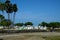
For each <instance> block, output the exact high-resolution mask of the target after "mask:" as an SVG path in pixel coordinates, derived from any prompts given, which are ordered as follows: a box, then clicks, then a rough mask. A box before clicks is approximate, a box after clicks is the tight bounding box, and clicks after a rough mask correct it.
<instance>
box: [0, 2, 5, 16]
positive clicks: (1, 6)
mask: <svg viewBox="0 0 60 40" xmlns="http://www.w3.org/2000/svg"><path fill="white" fill-rule="evenodd" d="M0 10H1V11H2V14H3V15H4V10H5V4H4V3H0Z"/></svg>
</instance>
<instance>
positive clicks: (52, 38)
mask: <svg viewBox="0 0 60 40" xmlns="http://www.w3.org/2000/svg"><path fill="white" fill-rule="evenodd" d="M42 38H43V39H45V40H60V36H49V37H46V36H45V37H42Z"/></svg>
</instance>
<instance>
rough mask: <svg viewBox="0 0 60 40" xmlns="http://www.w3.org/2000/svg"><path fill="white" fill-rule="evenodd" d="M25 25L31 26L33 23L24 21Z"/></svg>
mask: <svg viewBox="0 0 60 40" xmlns="http://www.w3.org/2000/svg"><path fill="white" fill-rule="evenodd" d="M27 25H30V26H32V25H33V23H32V22H26V23H25V26H27Z"/></svg>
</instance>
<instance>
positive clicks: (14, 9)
mask: <svg viewBox="0 0 60 40" xmlns="http://www.w3.org/2000/svg"><path fill="white" fill-rule="evenodd" d="M17 10H18V8H17V5H16V4H14V5H13V11H14V15H13V24H14V21H15V15H16V12H17Z"/></svg>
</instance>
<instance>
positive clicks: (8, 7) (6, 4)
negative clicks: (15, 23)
mask: <svg viewBox="0 0 60 40" xmlns="http://www.w3.org/2000/svg"><path fill="white" fill-rule="evenodd" d="M5 6H6V7H5V10H6V12H7V13H8V19H9V20H10V14H11V13H12V12H13V7H12V4H11V3H10V1H8V0H7V1H6V2H5Z"/></svg>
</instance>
